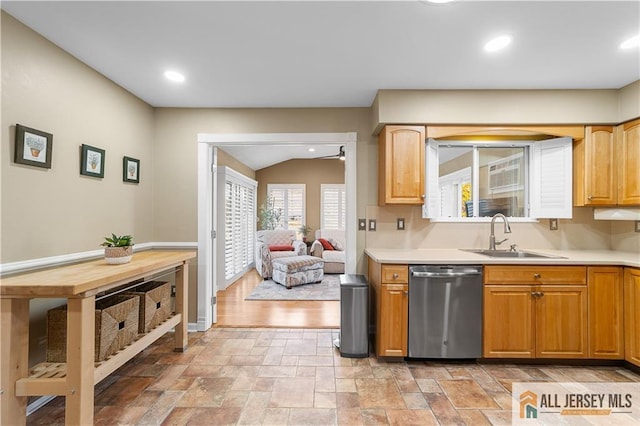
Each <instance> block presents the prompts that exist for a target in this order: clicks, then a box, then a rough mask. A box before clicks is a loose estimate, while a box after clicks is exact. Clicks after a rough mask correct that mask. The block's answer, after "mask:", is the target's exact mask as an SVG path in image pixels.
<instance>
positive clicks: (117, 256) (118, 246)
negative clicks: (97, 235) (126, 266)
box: [101, 234, 133, 265]
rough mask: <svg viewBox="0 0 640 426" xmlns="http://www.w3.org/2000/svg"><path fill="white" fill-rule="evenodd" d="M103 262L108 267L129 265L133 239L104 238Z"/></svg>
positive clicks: (112, 235) (112, 236) (126, 237)
mask: <svg viewBox="0 0 640 426" xmlns="http://www.w3.org/2000/svg"><path fill="white" fill-rule="evenodd" d="M101 245H102V246H104V260H105V261H106V262H107V263H108V264H110V265H121V264H123V263H129V262H130V261H131V257H132V256H133V237H132V236H131V235H122V236H117V235H116V234H111V238H109V237H104V242H103V243H102V244H101Z"/></svg>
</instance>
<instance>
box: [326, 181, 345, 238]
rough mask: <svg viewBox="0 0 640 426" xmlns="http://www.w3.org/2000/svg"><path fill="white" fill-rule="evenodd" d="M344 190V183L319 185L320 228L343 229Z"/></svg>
mask: <svg viewBox="0 0 640 426" xmlns="http://www.w3.org/2000/svg"><path fill="white" fill-rule="evenodd" d="M345 201H346V191H345V185H344V184H333V185H332V184H321V185H320V228H321V229H344V225H345Z"/></svg>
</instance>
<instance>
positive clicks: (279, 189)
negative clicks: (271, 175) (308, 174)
mask: <svg viewBox="0 0 640 426" xmlns="http://www.w3.org/2000/svg"><path fill="white" fill-rule="evenodd" d="M305 188H306V186H305V185H304V184H269V185H267V197H270V198H271V199H272V200H273V208H274V209H281V211H282V216H281V217H280V222H279V223H278V227H280V228H282V229H294V230H296V231H297V230H298V228H299V227H300V226H301V225H302V224H304V223H305V201H306V198H305Z"/></svg>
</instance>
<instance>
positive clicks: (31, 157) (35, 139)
mask: <svg viewBox="0 0 640 426" xmlns="http://www.w3.org/2000/svg"><path fill="white" fill-rule="evenodd" d="M52 151H53V135H52V134H51V133H47V132H41V131H40V130H36V129H32V128H30V127H26V126H23V125H21V124H16V144H15V156H14V161H15V162H16V163H20V164H27V165H29V166H36V167H42V168H45V169H50V168H51V153H52Z"/></svg>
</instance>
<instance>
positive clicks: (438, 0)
mask: <svg viewBox="0 0 640 426" xmlns="http://www.w3.org/2000/svg"><path fill="white" fill-rule="evenodd" d="M452 1H453V0H427V2H429V3H451V2H452Z"/></svg>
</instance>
